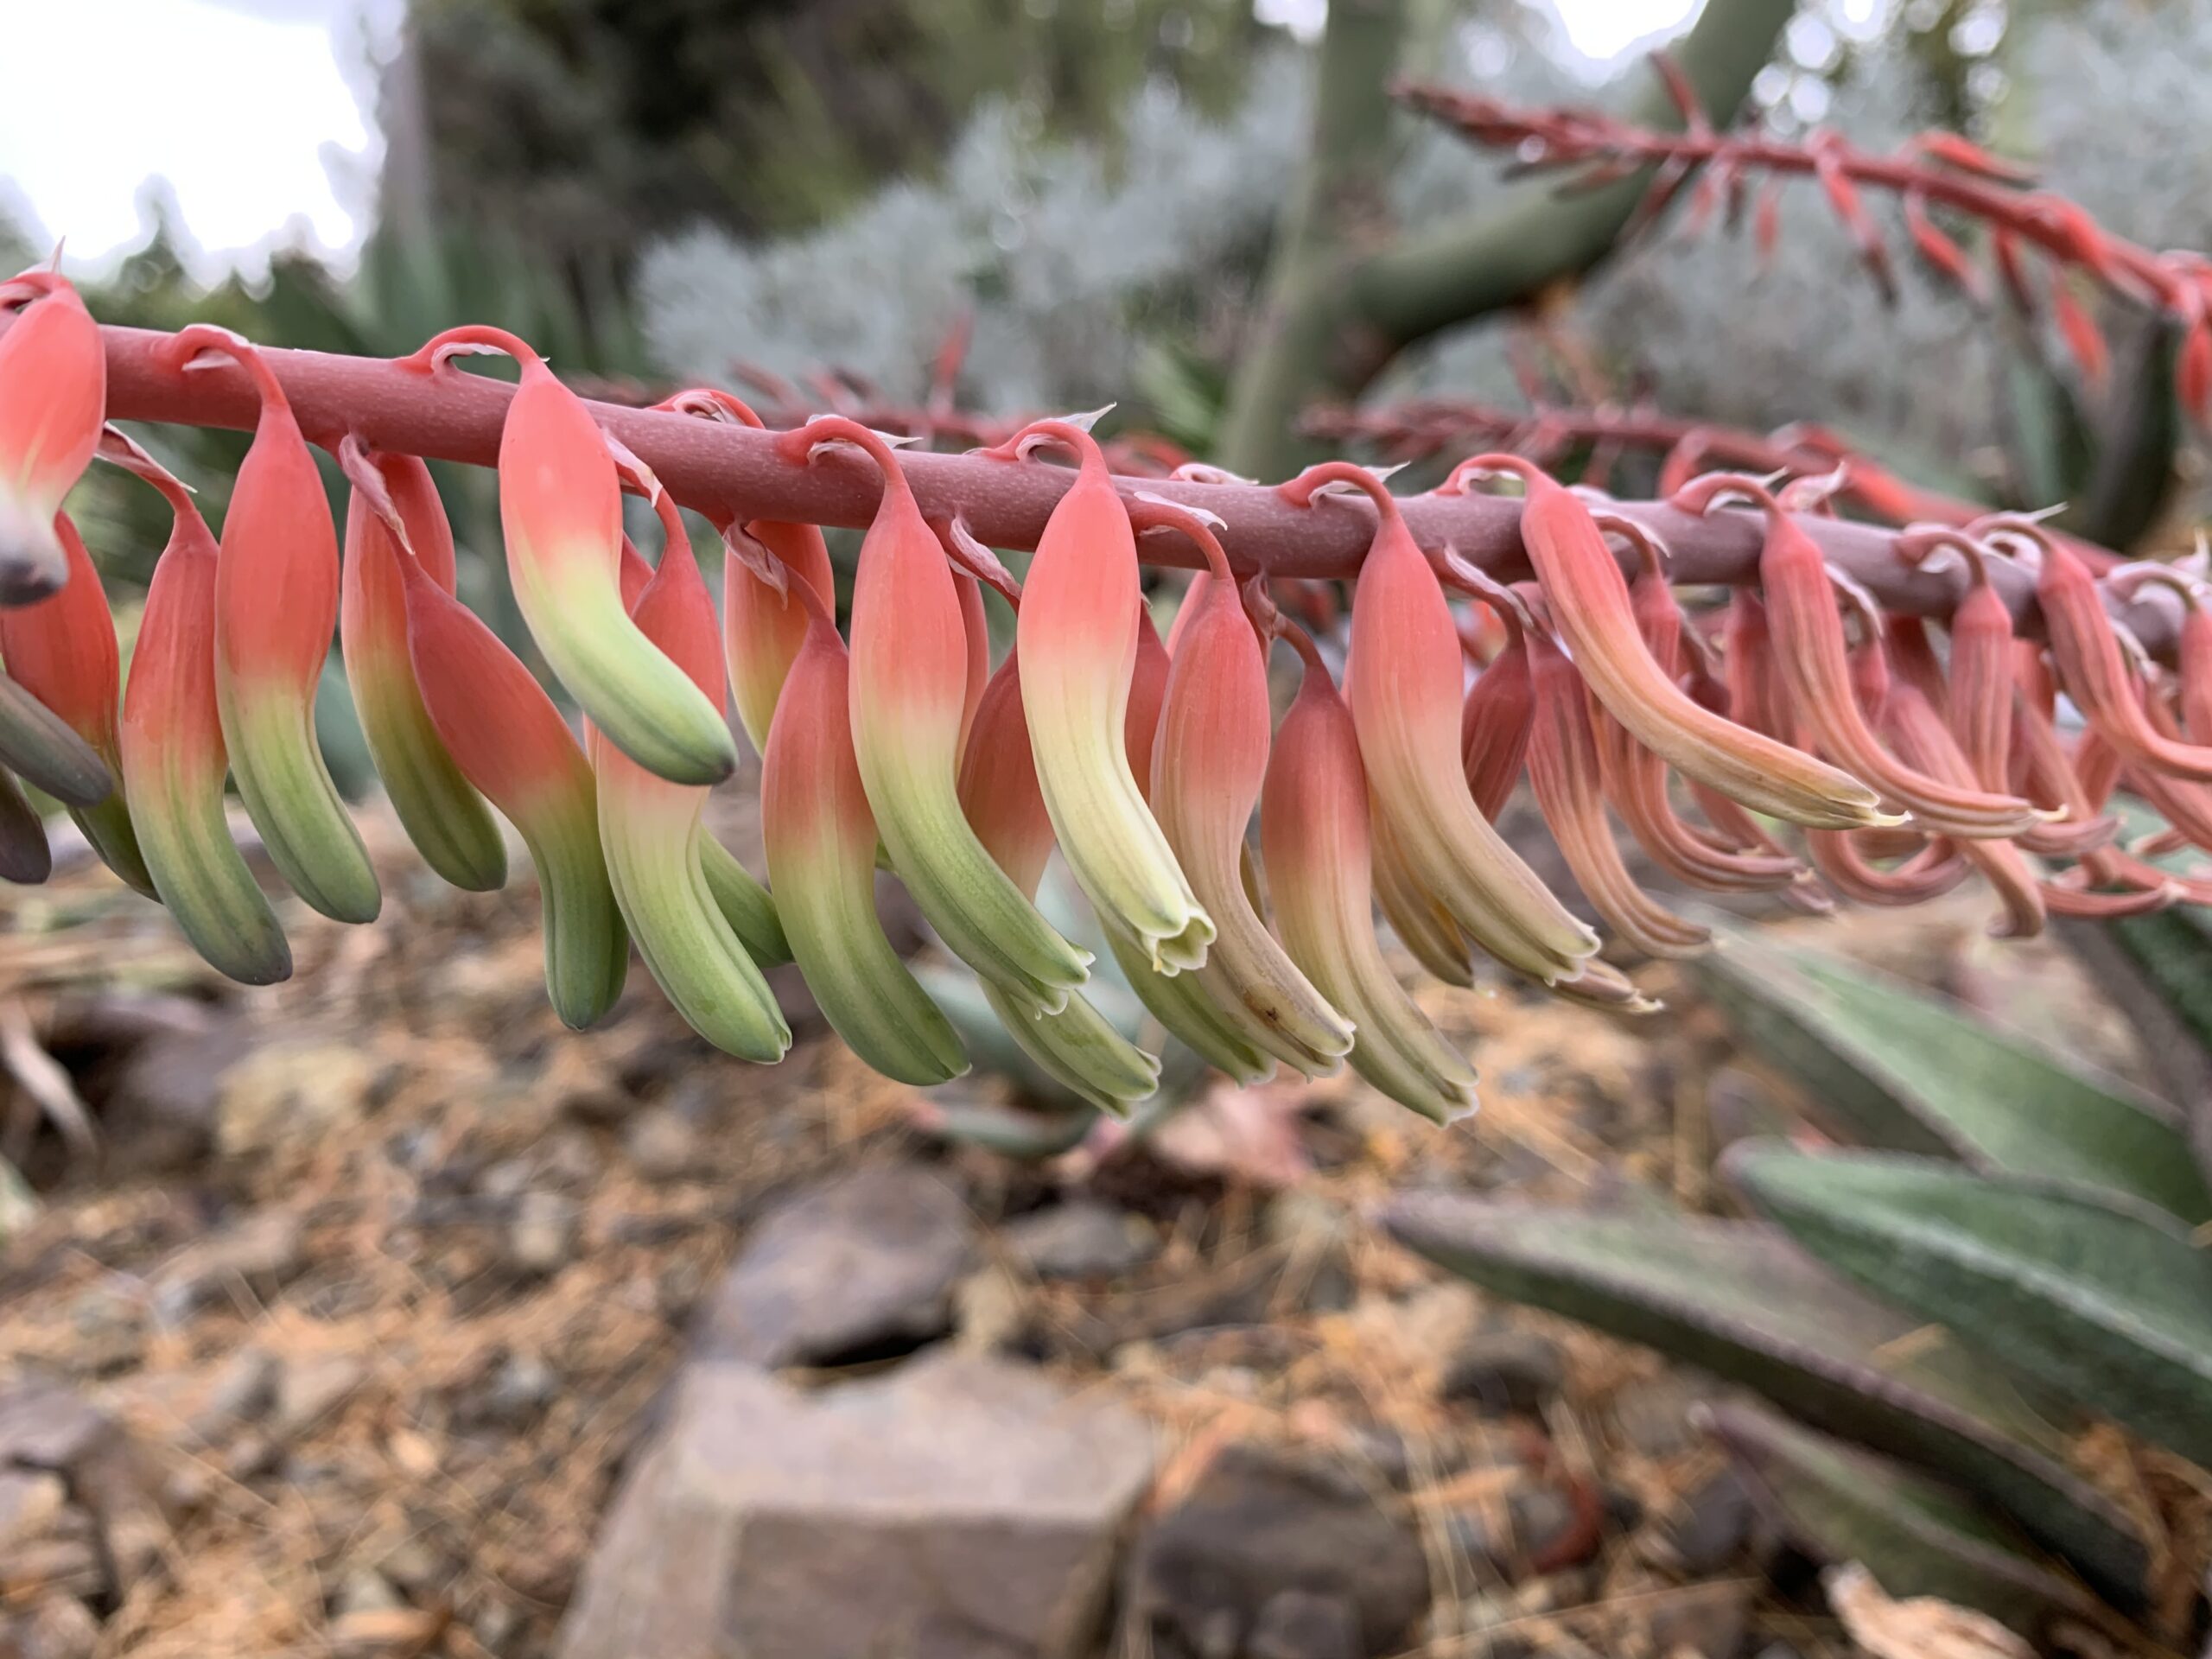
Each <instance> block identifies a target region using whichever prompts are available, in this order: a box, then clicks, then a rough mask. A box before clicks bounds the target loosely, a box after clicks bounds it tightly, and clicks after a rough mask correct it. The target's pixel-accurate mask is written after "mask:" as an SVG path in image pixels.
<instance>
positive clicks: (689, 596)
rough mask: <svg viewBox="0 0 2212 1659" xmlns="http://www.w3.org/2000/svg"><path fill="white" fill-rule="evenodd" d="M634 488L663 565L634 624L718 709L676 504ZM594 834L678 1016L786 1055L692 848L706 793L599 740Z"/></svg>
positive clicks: (707, 639)
mask: <svg viewBox="0 0 2212 1659" xmlns="http://www.w3.org/2000/svg"><path fill="white" fill-rule="evenodd" d="M633 475H634V476H635V478H636V481H637V482H638V484H639V487H640V488H641V489H643V490H644V492H645V494H646V495H648V496H649V497H650V498H651V499H652V505H653V511H654V512H656V513H657V514H658V516H659V518H660V524H661V537H662V540H661V556H660V566H659V569H657V570H656V571H655V572H654V573H653V575H652V578H651V579H650V580H649V581H648V582H646V583H645V587H644V588H643V589H642V590H641V591H640V592H639V595H638V599H637V603H636V605H635V606H634V607H633V608H632V615H631V620H632V621H634V622H635V623H636V624H637V626H638V631H639V632H640V633H642V634H643V635H644V636H645V639H646V640H647V641H648V642H649V643H650V644H651V645H652V646H653V648H654V649H655V650H657V651H658V652H662V653H663V654H664V656H666V657H667V658H668V659H669V660H670V661H671V662H672V663H674V664H676V665H677V667H678V668H680V669H682V670H683V672H684V673H685V674H686V675H688V676H689V677H690V680H691V683H693V684H694V685H696V687H697V688H698V689H699V693H700V695H701V696H704V697H705V698H707V700H708V701H709V702H710V703H715V704H719V703H720V702H721V694H722V664H721V642H720V640H719V639H717V637H716V636H717V632H718V631H717V629H716V627H715V605H714V601H713V599H712V598H711V597H710V596H709V594H708V592H707V584H706V582H704V581H703V580H702V578H701V576H700V575H699V563H698V561H697V560H696V558H694V557H693V556H692V553H691V538H690V534H689V533H688V532H687V531H685V530H684V527H683V515H682V514H681V513H679V512H677V506H676V503H675V501H674V500H673V499H671V497H670V495H669V494H668V493H667V492H666V491H665V490H664V489H662V488H661V487H660V484H659V480H657V479H655V478H654V477H653V476H652V474H651V473H648V472H645V471H644V470H643V467H642V466H641V465H640V466H639V467H636V468H635V469H634V473H633ZM593 764H594V769H595V771H596V772H597V774H598V797H599V840H600V846H601V849H603V851H604V852H605V855H606V860H607V881H608V884H609V885H610V886H611V887H613V890H614V902H615V904H616V906H619V907H620V910H621V912H622V919H623V921H624V922H625V923H626V925H628V927H629V930H630V937H631V938H632V939H634V940H635V941H636V942H637V945H638V954H639V956H641V957H644V958H645V967H646V969H648V970H649V971H650V972H651V973H652V976H653V979H654V981H655V982H657V983H658V985H659V986H660V988H661V989H662V990H663V991H664V992H665V993H666V994H667V996H668V1000H669V1001H670V1002H671V1004H673V1005H674V1007H675V1008H676V1011H677V1013H678V1014H682V1015H683V1020H684V1023H685V1024H687V1025H689V1026H690V1027H691V1029H692V1030H694V1031H696V1032H697V1033H699V1034H700V1035H701V1036H702V1037H703V1038H705V1039H707V1040H708V1041H709V1042H710V1043H712V1044H713V1045H714V1046H715V1047H717V1048H719V1049H721V1050H722V1051H723V1052H725V1053H728V1054H734V1055H736V1056H737V1057H738V1058H740V1059H747V1060H754V1061H758V1062H760V1063H762V1064H764V1065H766V1064H772V1063H774V1062H775V1061H777V1060H779V1059H781V1058H783V1057H784V1055H785V1052H786V1051H788V1050H789V1049H790V1047H791V1027H789V1026H788V1025H786V1024H785V1021H784V1016H783V1014H782V1013H781V1012H780V1011H779V1009H778V1007H777V1006H776V997H775V993H774V992H772V991H771V990H770V989H769V988H768V982H767V981H766V980H765V979H763V978H762V977H761V976H760V969H759V967H758V966H757V965H756V964H755V963H754V962H753V958H752V957H751V956H750V955H749V954H747V950H746V949H745V946H744V944H742V943H741V941H740V940H739V938H738V937H737V935H736V934H735V933H734V931H732V930H731V927H730V925H729V923H728V921H727V920H726V919H725V918H723V915H722V913H721V909H720V908H719V906H716V904H715V900H714V898H713V895H712V894H711V893H709V891H708V887H707V880H706V874H705V871H704V870H703V868H702V866H701V862H700V855H699V843H700V842H701V841H702V839H703V838H704V837H705V835H706V831H705V829H703V828H702V824H701V823H700V818H701V815H702V813H703V812H704V811H705V810H706V805H707V788H706V786H705V785H701V784H679V783H673V782H671V781H670V780H669V779H665V778H662V777H660V776H658V774H656V773H654V772H648V771H647V770H646V769H645V767H644V766H639V764H638V763H637V762H636V761H635V760H632V759H631V758H630V757H629V755H628V754H627V753H625V752H624V751H623V750H622V749H621V747H620V746H619V745H616V744H614V743H613V742H611V741H602V742H601V744H600V745H599V746H598V748H597V751H596V753H594V756H593Z"/></svg>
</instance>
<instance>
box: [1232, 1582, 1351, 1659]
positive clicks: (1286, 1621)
mask: <svg viewBox="0 0 2212 1659" xmlns="http://www.w3.org/2000/svg"><path fill="white" fill-rule="evenodd" d="M1244 1651H1245V1652H1246V1653H1247V1654H1249V1656H1251V1659H1360V1649H1359V1625H1358V1623H1357V1612H1356V1611H1355V1610H1354V1609H1353V1607H1352V1605H1351V1603H1350V1602H1348V1601H1346V1600H1344V1599H1343V1598H1342V1597H1340V1596H1317V1595H1314V1594H1313V1593H1312V1592H1309V1591H1305V1590H1285V1591H1283V1592H1281V1593H1280V1594H1277V1595H1275V1596H1274V1597H1271V1598H1270V1599H1268V1605H1266V1606H1264V1607H1262V1608H1261V1609H1260V1617H1259V1618H1258V1620H1257V1621H1256V1622H1255V1624H1253V1626H1252V1633H1251V1635H1250V1636H1249V1637H1247V1638H1246V1639H1245V1643H1244Z"/></svg>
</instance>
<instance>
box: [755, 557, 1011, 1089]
mask: <svg viewBox="0 0 2212 1659" xmlns="http://www.w3.org/2000/svg"><path fill="white" fill-rule="evenodd" d="M786 575H787V578H788V580H789V582H790V588H789V592H790V593H791V598H792V601H793V602H794V603H795V604H797V605H798V607H800V609H801V612H802V613H804V615H805V617H806V619H807V633H806V639H805V642H804V644H803V645H801V646H800V648H799V653H798V656H797V657H796V658H793V659H792V661H791V670H790V672H789V673H788V674H787V675H786V676H785V680H784V685H783V695H782V696H779V697H778V699H777V701H776V713H775V718H774V720H773V721H772V723H771V724H770V726H769V728H768V747H767V748H766V751H765V752H764V754H763V757H762V761H761V769H760V829H761V837H762V840H763V842H765V844H766V848H767V853H768V879H769V881H770V882H771V883H772V886H773V888H774V891H775V894H776V909H777V912H778V913H779V915H780V916H781V917H782V918H783V923H784V932H785V935H786V936H787V937H788V938H789V939H790V940H791V959H792V960H793V961H795V962H796V963H798V967H799V972H800V973H801V974H802V975H803V976H804V978H805V980H806V983H807V988H808V989H809V990H810V991H811V992H813V994H814V1000H815V1001H816V1002H817V1004H818V1005H819V1006H820V1007H821V1009H822V1015H823V1019H825V1020H828V1021H829V1027H830V1029H831V1030H833V1031H835V1032H836V1033H837V1034H838V1035H839V1036H840V1037H842V1038H843V1039H845V1042H846V1044H847V1045H848V1046H849V1047H850V1048H851V1049H852V1051H853V1052H854V1053H855V1054H857V1055H859V1056H860V1058H861V1059H862V1060H863V1061H865V1062H866V1063H867V1064H868V1065H871V1066H873V1067H874V1068H875V1070H877V1071H880V1072H881V1073H882V1074H883V1075H884V1076H885V1077H891V1078H893V1079H894V1080H896V1081H898V1082H899V1083H909V1084H915V1085H916V1086H918V1087H927V1086H929V1085H931V1084H939V1083H944V1082H948V1081H950V1079H951V1078H954V1077H958V1076H959V1075H960V1074H961V1073H962V1072H963V1071H966V1070H967V1069H968V1056H967V1053H966V1052H964V1051H963V1049H962V1048H961V1046H960V1039H959V1038H958V1037H957V1036H956V1035H954V1033H953V1030H952V1027H951V1025H950V1022H949V1021H948V1020H946V1019H945V1017H944V1014H942V1013H941V1012H939V1010H938V1006H937V1004H936V1003H934V1002H932V1001H930V999H929V997H928V995H926V994H925V992H924V991H923V989H922V988H921V986H920V985H919V984H918V983H917V982H915V979H914V976H913V975H912V974H911V973H909V972H908V971H907V970H906V963H903V962H901V961H899V953H898V952H897V951H895V950H893V949H892V948H891V941H890V940H889V939H888V938H885V937H884V932H883V923H882V922H881V920H880V919H879V918H878V917H877V915H876V910H875V848H876V823H875V818H874V815H873V814H872V813H871V812H870V811H869V810H868V792H867V791H866V789H865V788H864V787H863V785H862V784H861V768H860V764H859V762H858V761H857V760H855V757H854V753H853V723H852V719H851V713H850V709H849V690H848V688H849V683H850V680H851V675H850V672H849V667H848V658H847V655H846V651H845V642H844V641H843V640H842V639H839V638H838V637H837V624H836V620H835V619H834V618H833V617H832V616H831V615H830V613H829V608H828V606H829V600H828V596H827V594H826V592H824V591H821V590H817V588H815V586H814V584H813V583H812V582H810V581H808V580H807V579H806V578H805V577H804V576H802V575H800V574H799V573H798V570H797V569H791V570H789V571H787V572H786Z"/></svg>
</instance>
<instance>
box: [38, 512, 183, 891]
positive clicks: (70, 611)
mask: <svg viewBox="0 0 2212 1659" xmlns="http://www.w3.org/2000/svg"><path fill="white" fill-rule="evenodd" d="M54 531H55V534H56V535H57V536H58V537H60V542H61V550H62V555H63V556H64V558H65V559H66V560H67V564H68V576H67V580H65V581H64V582H63V583H62V585H61V587H60V590H59V591H57V592H55V593H52V594H48V595H47V596H46V597H45V598H44V599H40V600H34V601H32V602H31V603H29V604H28V605H18V606H12V607H8V608H5V609H0V654H4V655H5V657H6V658H7V663H8V671H9V673H10V675H12V676H13V677H15V679H16V683H18V684H19V685H21V686H22V688H23V690H26V691H28V692H29V693H30V694H31V696H34V697H35V698H37V699H38V701H39V702H42V703H44V704H45V705H46V706H47V707H48V709H52V710H53V711H54V713H55V714H57V715H60V717H61V718H62V719H63V720H65V721H67V722H68V723H69V728H70V729H71V730H72V731H73V732H75V733H76V734H77V735H78V736H79V737H81V738H83V739H84V740H85V741H86V743H88V744H90V745H91V746H92V750H93V752H94V753H97V754H98V755H99V758H100V760H101V762H102V763H103V764H104V765H105V766H106V767H107V769H108V770H109V772H118V773H119V772H120V770H121V766H122V756H121V752H120V750H119V748H118V741H117V732H116V705H117V702H118V699H119V697H120V696H121V692H122V672H123V670H122V656H121V653H120V652H119V651H118V648H117V645H116V642H115V617H114V614H113V613H111V611H110V610H109V609H108V604H107V590H106V589H105V588H103V587H102V586H101V585H100V573H99V571H98V570H96V569H93V568H92V557H91V556H90V555H89V554H87V553H86V551H85V543H84V538H83V537H80V536H79V535H78V534H77V526H76V525H75V524H73V523H71V522H70V518H69V515H68V514H67V513H66V512H64V513H56V514H55V515H54ZM127 798H128V794H127V790H125V789H123V788H118V789H114V790H111V791H109V793H108V795H107V797H106V798H105V799H104V800H102V801H100V802H99V803H97V804H94V805H92V806H73V807H71V808H70V809H69V816H70V817H73V818H74V819H75V820H76V821H77V827H78V828H79V829H82V830H83V831H84V832H85V839H86V841H88V842H92V850H93V851H94V852H96V853H98V854H99V856H100V861H101V862H102V863H103V864H105V865H106V866H107V867H108V868H110V869H111V870H113V871H114V872H115V873H116V874H118V875H119V876H121V877H122V878H123V879H124V880H125V881H126V882H128V883H129V884H130V886H132V887H136V888H137V890H138V891H139V892H140V893H144V894H146V895H147V897H149V898H151V897H153V896H154V879H153V877H152V876H151V875H149V874H148V873H147V870H146V860H145V856H144V855H143V853H141V852H140V850H139V848H138V837H137V835H136V834H135V833H134V832H133V831H132V829H131V827H130V810H129V808H128V807H127V806H126V804H125V802H126V800H127Z"/></svg>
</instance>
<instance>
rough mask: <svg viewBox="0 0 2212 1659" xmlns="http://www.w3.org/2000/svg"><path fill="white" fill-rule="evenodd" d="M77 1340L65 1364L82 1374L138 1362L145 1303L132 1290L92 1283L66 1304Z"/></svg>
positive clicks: (101, 1373) (143, 1335)
mask: <svg viewBox="0 0 2212 1659" xmlns="http://www.w3.org/2000/svg"><path fill="white" fill-rule="evenodd" d="M69 1324H70V1326H71V1329H72V1332H73V1334H74V1336H75V1338H76V1340H75V1341H73V1343H71V1344H70V1345H69V1357H68V1365H69V1369H70V1370H71V1371H73V1372H74V1373H75V1374H77V1375H79V1376H112V1375H113V1374H114V1373H116V1372H118V1371H124V1370H130V1368H131V1367H133V1366H135V1365H137V1363H138V1362H139V1360H140V1359H141V1358H142V1357H143V1356H144V1354H145V1351H146V1304H145V1300H144V1299H143V1297H141V1296H139V1295H137V1294H135V1293H134V1292H132V1291H130V1290H125V1289H122V1288H118V1287H116V1286H113V1285H107V1284H100V1285H95V1286H93V1287H92V1288H91V1289H90V1290H87V1291H86V1292H85V1293H84V1294H82V1295H80V1296H79V1297H78V1298H77V1299H76V1300H75V1301H73V1303H71V1304H70V1306H69Z"/></svg>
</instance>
